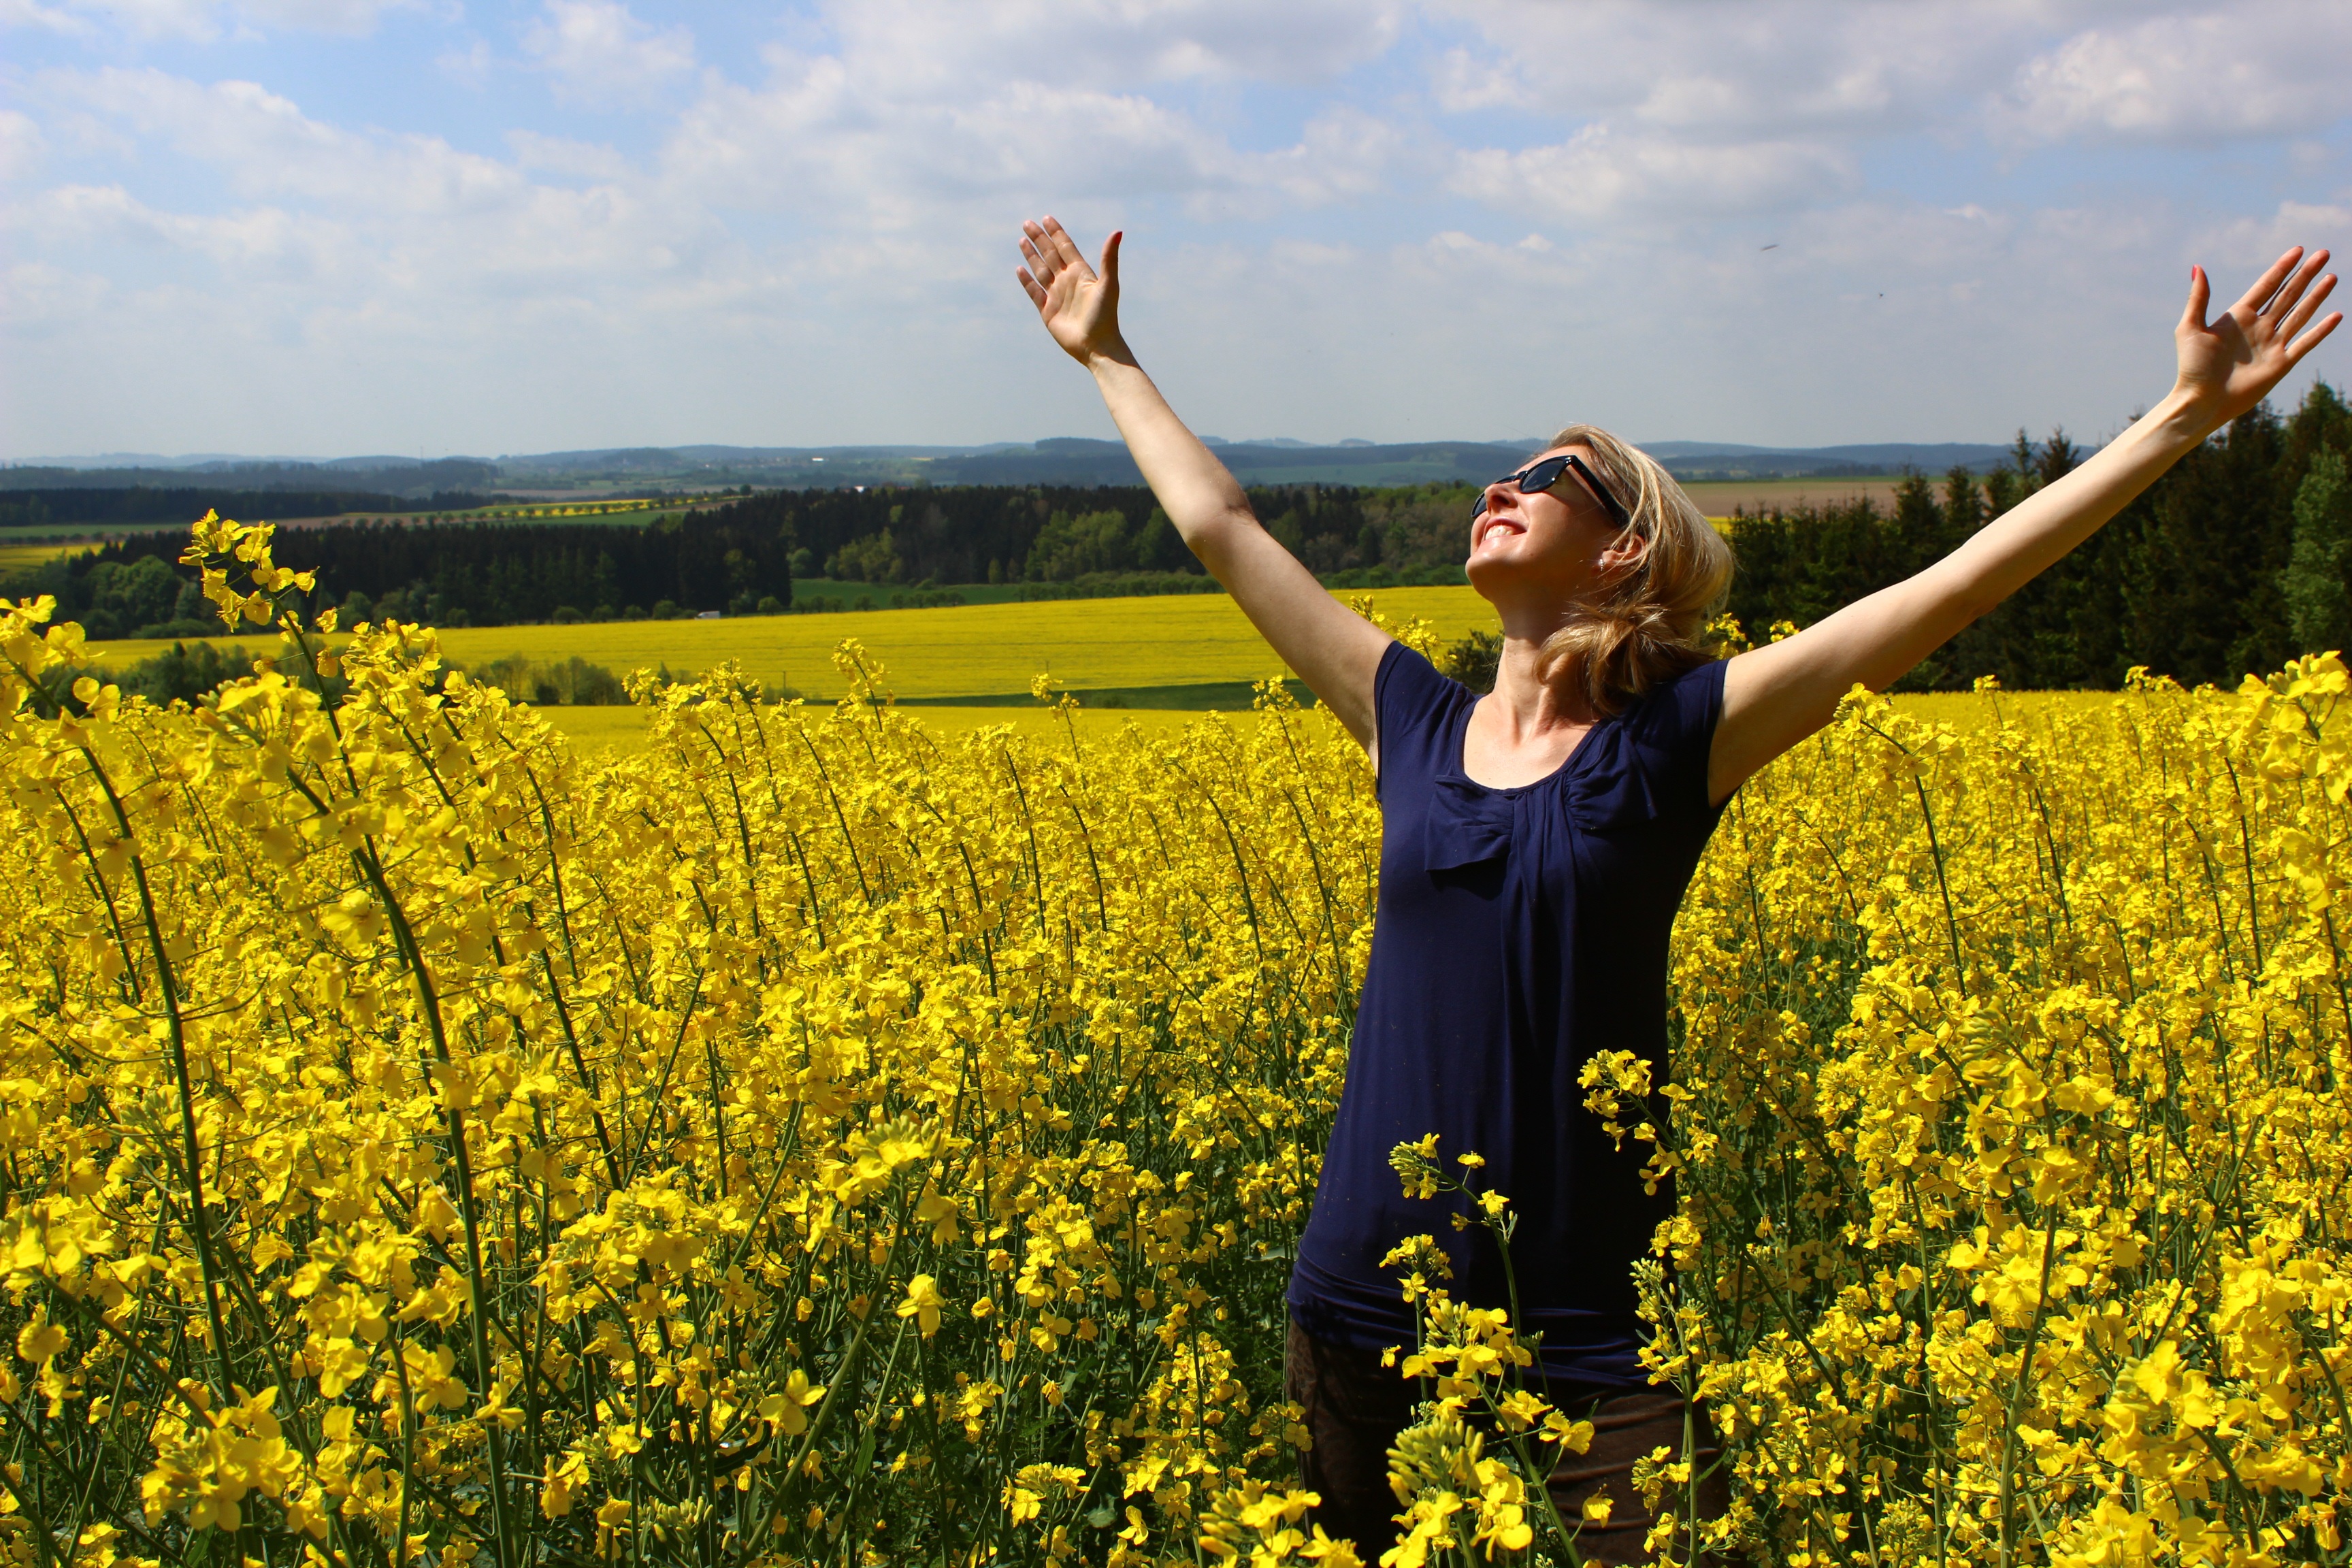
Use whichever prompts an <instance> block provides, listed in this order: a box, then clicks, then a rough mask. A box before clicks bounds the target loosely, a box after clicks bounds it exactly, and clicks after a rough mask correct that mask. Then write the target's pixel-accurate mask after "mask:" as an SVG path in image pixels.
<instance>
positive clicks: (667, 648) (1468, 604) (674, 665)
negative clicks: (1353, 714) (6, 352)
mask: <svg viewBox="0 0 2352 1568" xmlns="http://www.w3.org/2000/svg"><path fill="white" fill-rule="evenodd" d="M1380 602H1381V607H1382V609H1383V610H1384V611H1385V612H1388V613H1391V614H1395V615H1399V616H1407V617H1411V616H1420V617H1423V619H1425V620H1427V621H1428V622H1429V624H1430V625H1431V626H1432V627H1433V630H1434V631H1435V632H1436V633H1437V634H1438V635H1440V636H1441V637H1444V638H1446V639H1447V640H1449V641H1450V640H1452V639H1454V638H1456V637H1463V636H1465V635H1466V634H1467V633H1468V632H1469V631H1470V630H1472V629H1473V628H1474V627H1487V628H1491V627H1492V626H1494V624H1495V618H1494V614H1493V612H1492V611H1491V610H1490V609H1489V608H1488V606H1487V605H1486V602H1485V601H1484V600H1482V599H1480V598H1479V597H1478V596H1477V595H1476V594H1475V593H1474V592H1472V591H1471V590H1470V589H1469V588H1466V587H1453V588H1386V589H1382V590H1381V594H1380ZM439 637H440V646H441V649H442V651H443V653H445V654H446V656H447V657H449V658H452V659H454V660H456V661H457V662H458V663H460V664H464V665H467V666H472V665H478V664H483V663H487V662H488V661H489V660H492V659H496V658H507V657H509V656H514V655H520V656H522V657H524V658H537V659H552V660H562V659H564V658H570V657H571V656H572V655H574V654H578V655H580V656H581V657H582V658H587V659H589V660H591V661H593V662H594V663H597V664H601V665H603V666H604V667H605V668H608V669H613V670H617V671H624V672H625V671H628V670H632V669H636V668H664V667H666V668H669V669H671V670H673V671H679V672H684V671H691V670H700V669H709V668H713V667H714V666H716V665H719V664H721V663H726V662H730V661H731V662H733V663H737V664H740V665H741V666H742V667H743V668H744V670H745V671H746V672H747V673H748V674H749V675H750V676H751V678H752V679H755V680H759V681H761V682H763V683H765V684H766V685H767V686H768V687H769V688H771V689H777V688H782V687H786V686H789V687H792V688H793V689H797V690H799V691H802V692H805V693H807V694H808V695H809V696H810V697H811V698H813V699H819V700H832V699H834V698H836V697H839V696H840V695H841V694H842V693H843V692H844V691H845V690H846V689H847V678H845V677H844V676H843V675H841V674H840V672H839V671H838V670H836V669H835V666H834V661H833V650H834V648H835V647H836V646H837V645H838V644H839V643H840V642H841V640H842V639H843V638H845V637H854V638H856V639H857V640H858V641H859V642H861V643H863V644H864V645H866V647H874V648H877V649H880V650H883V654H884V657H885V658H887V659H888V660H889V665H890V686H891V688H892V689H893V690H895V691H896V692H897V694H898V696H900V697H907V698H927V699H928V698H941V697H978V696H997V695H1002V694H1004V693H1007V692H1024V691H1026V690H1028V689H1029V682H1030V680H1031V679H1033V678H1034V677H1035V676H1037V675H1038V674H1040V673H1045V674H1049V675H1052V676H1053V677H1054V678H1055V679H1056V681H1057V682H1059V683H1060V684H1061V685H1062V686H1065V687H1067V688H1070V689H1076V690H1079V691H1080V692H1081V694H1083V691H1084V690H1085V689H1089V688H1094V689H1102V688H1131V687H1158V686H1178V685H1188V684H1209V683H1225V682H1234V681H1240V682H1248V681H1255V680H1262V679H1265V678H1267V677H1268V676H1275V675H1280V674H1281V673H1283V669H1282V662H1281V660H1279V659H1277V658H1275V656H1274V653H1273V651H1272V650H1271V649H1269V648H1268V647H1266V646H1265V639H1264V638H1262V637H1259V636H1258V634H1257V633H1256V631H1255V629H1254V628H1252V626H1250V624H1249V620H1248V617H1246V616H1244V615H1243V614H1242V612H1241V610H1240V608H1239V607H1238V606H1237V605H1234V602H1233V601H1232V600H1231V599H1229V598H1226V597H1225V596H1224V595H1222V594H1197V595H1196V594H1182V595H1164V596H1161V597H1156V598H1138V599H1066V600H1056V601H1048V602H1044V603H1036V604H1026V605H950V606H947V607H945V608H933V609H922V610H866V611H847V612H844V613H842V614H839V615H827V616H749V617H744V618H740V619H732V620H709V621H698V620H687V621H615V622H606V623H596V624H587V625H574V626H482V627H475V628H466V629H458V630H445V631H443V632H441V633H440V634H439ZM170 646H171V645H170V644H169V643H153V642H143V643H142V642H131V641H123V642H115V643H110V644H108V645H106V647H105V648H104V650H103V656H104V658H105V660H106V662H107V663H108V664H110V665H114V666H117V667H121V666H122V665H125V664H128V663H130V662H131V661H133V660H136V659H140V658H148V657H150V656H151V655H152V654H154V653H157V652H160V651H161V650H163V648H166V647H170ZM262 646H263V650H264V651H274V650H275V645H274V644H266V645H262Z"/></svg>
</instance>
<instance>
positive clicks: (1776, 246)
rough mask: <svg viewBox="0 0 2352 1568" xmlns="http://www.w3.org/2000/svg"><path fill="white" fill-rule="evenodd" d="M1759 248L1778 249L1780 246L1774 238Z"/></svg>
mask: <svg viewBox="0 0 2352 1568" xmlns="http://www.w3.org/2000/svg"><path fill="white" fill-rule="evenodd" d="M1761 248H1762V249H1765V250H1778V249H1780V241H1779V240H1777V239H1776V240H1774V241H1773V242H1772V243H1771V244H1769V245H1767V246H1764V247H1761Z"/></svg>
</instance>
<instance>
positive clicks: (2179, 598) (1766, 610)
mask: <svg viewBox="0 0 2352 1568" xmlns="http://www.w3.org/2000/svg"><path fill="white" fill-rule="evenodd" d="M2347 454H2352V409H2347V405H2346V404H2345V402H2344V400H2343V398H2342V397H2341V396H2340V395H2338V394H2337V393H2336V391H2335V389H2333V388H2332V387H2329V386H2327V385H2326V384H2324V383H2322V384H2316V385H2315V386H2314V387H2313V388H2312V389H2311V391H2310V393H2309V394H2308V395H2306V396H2305V399H2304V401H2303V403H2302V405H2301V406H2299V407H2298V408H2297V409H2296V410H2295V411H2294V413H2293V414H2291V415H2288V416H2281V415H2279V414H2278V413H2277V412H2275V411H2274V410H2273V409H2272V408H2270V407H2269V406H2268V405H2264V406H2262V407H2259V408H2256V409H2254V410H2253V411H2252V412H2251V413H2249V414H2247V415H2246V416H2244V417H2242V418H2241V419H2238V420H2237V421H2235V422H2234V423H2232V424H2231V426H2229V427H2228V428H2227V429H2225V430H2223V431H2222V432H2221V433H2220V434H2218V435H2217V436H2216V437H2214V438H2213V439H2211V440H2210V441H2207V442H2206V443H2205V444H2204V445H2202V446H2200V447H2198V448H2197V449H2196V450H2195V451H2193V452H2191V453H2189V455H2188V456H2187V457H2185V458H2182V459H2181V460H2180V462H2179V463H2178V464H2177V465H2175V466H2174V467H2173V468H2171V469H2170V470H2169V471H2168V472H2167V473H2166V474H2165V475H2164V477H2163V478H2161V479H2158V481H2157V482H2156V483H2155V484H2154V485H2152V486H2150V487H2149V488H2148V489H2147V490H2146V491H2144V492H2142V493H2141V495H2140V496H2139V497H2138V498H2137V500H2134V501H2133V502H2132V503H2131V504H2130V505H2129V506H2127V507H2126V508H2125V509H2124V510H2123V511H2122V512H2121V513H2119V514H2118V515H2117V516H2116V519H2115V520H2114V521H2112V522H2110V523H2108V524H2107V526H2106V527H2105V528H2104V529H2102V530H2101V531H2099V532H2098V533H2096V534H2094V535H2093V536H2092V537H2091V538H2090V539H2089V540H2087V541H2086V542H2084V543H2083V544H2082V545H2081V546H2080V547H2078V548H2077V549H2076V550H2074V552H2073V553H2071V554H2069V555H2068V556H2067V557H2066V558H2065V559H2064V560H2063V561H2061V562H2060V563H2058V564H2057V565H2055V566H2053V567H2052V568H2051V569H2050V570H2049V571H2048V572H2045V573H2043V574H2042V575H2041V576H2040V577H2038V578H2036V579H2034V581H2033V582H2032V583H2030V584H2027V585H2026V586H2025V587H2024V588H2022V589H2021V590H2020V591H2019V592H2018V593H2016V594H2015V595H2011V597H2010V599H2009V600H2008V601H2007V602H2006V603H2004V604H2003V605H2000V607H1999V608H1998V609H1996V610H1994V611H1993V612H1992V613H1991V614H1990V615H1988V616H1985V617H1984V618H1983V619H1981V620H1979V621H1978V622H1977V623H1976V624H1975V625H1974V626H1970V627H1969V628H1968V629H1967V630H1966V631H1964V632H1962V633H1961V634H1960V635H1959V636H1958V637H1956V638H1954V639H1953V640H1952V641H1951V642H1950V643H1948V644H1947V645H1946V646H1945V647H1943V648H1941V649H1939V650H1938V651H1937V653H1936V654H1934V655H1933V656H1931V657H1930V658H1928V659H1927V660H1926V661H1925V662H1924V663H1922V664H1921V665H1920V666H1919V668H1917V669H1916V670H1914V671H1913V672H1912V673H1911V674H1910V675H1909V676H1907V677H1906V679H1904V681H1903V682H1902V689H1914V690H1966V689H1968V688H1969V686H1970V684H1971V683H1972V682H1973V681H1974V680H1975V679H1976V678H1978V677H1979V676H1983V675H1992V676H1996V677H1998V678H1999V679H2000V682H2001V684H2002V685H2004V686H2008V687H2011V688H2012V689H2035V688H2042V689H2054V688H2074V689H2113V688H2116V687H2118V686H2120V685H2121V684H2122V683H2123V680H2124V677H2125V675H2126V673H2127V672H2128V671H2129V670H2130V669H2132V668H2134V667H2135V666H2144V667H2146V668H2148V669H2150V670H2153V671H2155V672H2157V673H2158V674H2163V675H2169V676H2172V677H2173V678H2175V679H2179V680H2180V681H2182V682H2184V683H2186V684H2189V685H2199V684H2203V683H2209V682H2210V683H2212V684H2215V685H2222V686H2234V685H2235V684H2236V683H2237V682H2238V681H2239V680H2240V679H2242V678H2243V677H2244V676H2245V675H2246V674H2247V673H2248V672H2249V671H2252V670H2266V669H2275V668H2279V666H2280V665H2281V664H2283V663H2284V661H2285V660H2287V659H2289V658H2295V657H2298V656H2300V655H2302V654H2305V653H2308V652H2314V651H2317V650H2321V649H2329V648H2333V649H2339V650H2340V649H2345V648H2347V647H2352V604H2347V574H2352V550H2347V542H2352V485H2347V482H2346V462H2347ZM2081 455H2082V454H2081V453H2080V451H2079V449H2078V448H2077V447H2075V446H2074V443H2073V442H2072V441H2070V440H2069V439H2068V438H2067V437H2066V435H2065V433H2064V432H2063V430H2061V431H2056V432H2053V434H2052V436H2051V437H2049V438H2048V439H2047V440H2045V441H2042V442H2039V443H2036V442H2032V441H2029V440H2028V439H2026V437H2025V436H2024V435H2023V433H2022V432H2021V433H2020V434H2019V437H2018V439H2017V442H2016V445H2015V447H2014V448H2013V449H2012V453H2011V462H2010V464H2009V466H2008V467H2007V468H2003V469H2000V470H1998V471H1996V472H1994V473H1991V474H1989V475H1984V476H1978V475H1974V474H1971V473H1969V471H1968V470H1966V469H1964V468H1955V469H1953V470H1952V471H1951V472H1950V473H1948V474H1947V475H1946V476H1945V477H1944V478H1943V479H1942V480H1941V481H1940V482H1937V481H1932V480H1930V479H1927V477H1925V476H1923V475H1914V476H1912V477H1910V478H1909V479H1906V481H1905V482H1904V484H1903V485H1902V486H1901V487H1900V489H1898V491H1897V493H1896V495H1895V502H1894V505H1893V506H1892V507H1891V508H1885V507H1880V506H1877V505H1875V504H1873V503H1872V502H1870V501H1869V500H1858V501H1854V502H1852V503H1845V504H1838V505H1829V506H1820V507H1805V508H1800V509H1793V510H1781V509H1774V510H1769V511H1766V512H1764V513H1762V514H1761V515H1758V516H1744V517H1740V518H1738V519H1737V520H1736V521H1734V522H1733V523H1732V525H1731V539H1732V542H1733V545H1734V547H1735V550H1736V552H1737V553H1738V573H1737V574H1736V575H1735V576H1734V577H1733V579H1732V586H1731V595H1730V601H1729V604H1728V606H1727V608H1728V610H1729V613H1730V614H1731V615H1732V616H1734V617H1736V618H1737V619H1738V621H1739V622H1740V624H1741V626H1743V627H1744V628H1746V630H1747V631H1748V633H1749V635H1751V636H1757V637H1761V636H1762V635H1764V634H1765V633H1766V632H1767V631H1768V629H1769V627H1770V626H1772V625H1773V624H1774V623H1775V622H1779V621H1788V622H1791V623H1794V624H1795V625H1798V626H1809V625H1811V624H1812V623H1813V622H1815V621H1818V620H1820V619H1821V618H1822V617H1823V616H1827V615H1829V614H1831V613H1832V611H1834V610H1836V609H1837V608H1838V607H1839V606H1840V605H1847V604H1851V603H1852V602H1853V600H1855V599H1858V598H1860V597H1861V596H1862V595H1864V594H1868V593H1872V592H1874V591H1875V590H1876V589H1879V588H1883V587H1885V586H1886V585H1887V584H1892V583H1895V582H1897V581H1900V580H1901V579H1902V578H1904V577H1906V576H1908V575H1910V574H1912V573H1914V572H1916V571H1918V570H1919V569H1920V568H1922V567H1924V566H1926V565H1927V564H1928V563H1930V562H1933V561H1935V560H1937V559H1938V558H1939V557H1941V556H1943V555H1945V554H1947V553H1948V552H1950V551H1952V550H1953V549H1955V548H1957V547H1958V545H1959V544H1960V543H1961V542H1964V541H1965V540H1966V539H1967V538H1968V537H1969V535H1970V534H1971V533H1974V532H1975V531H1977V530H1978V529H1979V528H1981V527H1983V526H1984V525H1985V523H1987V522H1988V521H1991V519H1993V518H1995V517H1997V516H1999V515H2000V513H2002V512H2004V511H2006V510H2009V509H2010V508H2011V507H2012V506H2015V505H2017V504H2018V503H2019V502H2021V501H2022V500H2025V499H2026V498H2027V497H2028V496H2030V495H2032V493H2033V492H2034V491H2035V490H2037V489H2041V488H2042V486H2044V485H2047V484H2050V483H2052V482H2053V481H2054V480H2056V479H2059V478H2061V477H2063V475H2065V474H2066V473H2068V472H2069V471H2071V470H2072V469H2073V468H2074V467H2075V465H2076V463H2077V462H2078V461H2079V459H2080V457H2081Z"/></svg>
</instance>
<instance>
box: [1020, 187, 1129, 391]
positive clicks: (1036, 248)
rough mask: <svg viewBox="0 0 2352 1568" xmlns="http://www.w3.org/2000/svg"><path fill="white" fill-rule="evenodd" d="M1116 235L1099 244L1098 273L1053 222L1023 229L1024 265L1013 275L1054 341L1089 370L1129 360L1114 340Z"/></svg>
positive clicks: (1032, 223) (1122, 342)
mask: <svg viewBox="0 0 2352 1568" xmlns="http://www.w3.org/2000/svg"><path fill="white" fill-rule="evenodd" d="M1118 241H1119V236H1118V234H1113V235H1112V236H1111V237H1109V238H1108V239H1106V240H1104V241H1103V248H1102V270H1101V271H1100V272H1099V273H1097V271H1096V270H1095V269H1094V268H1091V267H1088V266H1087V258H1085V257H1084V256H1081V255H1080V254H1079V253H1078V247H1077V246H1076V244H1075V243H1074V242H1073V241H1072V240H1071V238H1070V237H1069V234H1068V232H1067V231H1066V230H1065V229H1064V228H1063V227H1062V226H1061V223H1060V222H1059V221H1058V220H1057V219H1055V218H1052V217H1048V218H1046V219H1045V221H1044V222H1042V223H1040V222H1035V221H1030V222H1024V224H1022V226H1021V254H1022V256H1023V258H1024V259H1026V260H1027V262H1028V265H1027V266H1026V267H1023V268H1018V269H1016V271H1015V272H1014V274H1013V275H1014V276H1015V277H1017V278H1019V279H1021V287H1022V288H1024V289H1027V290H1028V292H1029V302H1030V303H1031V304H1033V305H1034V306H1036V307H1037V319H1038V320H1039V321H1044V322H1045V330H1046V331H1049V332H1051V333H1053V334H1054V341H1055V342H1057V343H1059V344H1061V345H1062V350H1063V352H1064V353H1067V354H1068V355H1069V356H1070V357H1071V358H1072V359H1074V360H1076V361H1077V362H1078V363H1080V364H1083V365H1087V366H1089V367H1091V366H1092V365H1093V364H1094V363H1095V362H1096V361H1097V360H1098V359H1106V358H1108V359H1118V360H1128V359H1129V358H1130V356H1129V353H1128V349H1127V343H1126V341H1125V340H1124V339H1122V338H1121V337H1120V336H1119V335H1118Z"/></svg>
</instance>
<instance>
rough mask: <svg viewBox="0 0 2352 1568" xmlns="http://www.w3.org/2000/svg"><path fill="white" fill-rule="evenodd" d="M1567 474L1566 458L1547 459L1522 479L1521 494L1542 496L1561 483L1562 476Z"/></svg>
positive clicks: (1520, 481)
mask: <svg viewBox="0 0 2352 1568" xmlns="http://www.w3.org/2000/svg"><path fill="white" fill-rule="evenodd" d="M1566 472H1568V459H1567V458H1545V459H1544V460H1543V461H1542V462H1540V463H1538V464H1537V465H1536V466H1535V467H1534V468H1529V469H1528V471H1527V473H1526V474H1525V475H1524V476H1522V477H1521V479H1520V480H1519V493H1520V494H1521V495H1523V496H1531V495H1540V494H1541V493H1542V492H1544V491H1545V490H1548V489H1551V488H1552V486H1554V485H1556V484H1558V483H1559V477H1560V475H1562V474H1564V473H1566Z"/></svg>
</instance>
